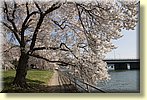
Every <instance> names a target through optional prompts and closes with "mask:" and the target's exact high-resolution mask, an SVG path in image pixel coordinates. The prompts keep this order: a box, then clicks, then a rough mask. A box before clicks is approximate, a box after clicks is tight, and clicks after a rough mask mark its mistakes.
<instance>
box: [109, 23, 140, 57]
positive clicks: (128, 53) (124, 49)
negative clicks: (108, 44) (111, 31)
mask: <svg viewBox="0 0 147 100" xmlns="http://www.w3.org/2000/svg"><path fill="white" fill-rule="evenodd" d="M122 34H123V35H124V36H123V37H122V38H120V39H118V40H115V41H112V42H113V43H114V44H115V46H117V49H114V50H112V51H111V52H109V53H108V54H106V59H125V58H126V59H127V58H128V59H133V58H134V59H135V58H139V38H140V37H139V36H140V33H139V27H138V26H137V27H135V30H122Z"/></svg>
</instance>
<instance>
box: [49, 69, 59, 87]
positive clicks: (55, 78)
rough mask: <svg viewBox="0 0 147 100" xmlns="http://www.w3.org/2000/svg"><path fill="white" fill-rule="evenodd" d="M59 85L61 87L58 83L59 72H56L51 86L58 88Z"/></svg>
mask: <svg viewBox="0 0 147 100" xmlns="http://www.w3.org/2000/svg"><path fill="white" fill-rule="evenodd" d="M58 85H60V84H59V81H58V72H57V71H56V70H55V71H54V74H53V76H52V78H51V80H50V82H49V86H58Z"/></svg>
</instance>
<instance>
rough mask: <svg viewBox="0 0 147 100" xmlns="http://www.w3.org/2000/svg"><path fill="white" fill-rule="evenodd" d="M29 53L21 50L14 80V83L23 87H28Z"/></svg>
mask: <svg viewBox="0 0 147 100" xmlns="http://www.w3.org/2000/svg"><path fill="white" fill-rule="evenodd" d="M28 60H29V55H28V54H27V53H26V52H23V51H21V56H20V58H19V63H18V66H17V69H16V75H15V78H14V81H13V85H15V86H17V87H21V88H27V87H28V85H27V83H26V75H27V64H28Z"/></svg>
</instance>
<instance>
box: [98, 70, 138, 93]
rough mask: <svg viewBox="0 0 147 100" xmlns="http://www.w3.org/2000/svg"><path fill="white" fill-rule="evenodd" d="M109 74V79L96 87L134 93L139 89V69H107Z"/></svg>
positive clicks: (116, 91)
mask: <svg viewBox="0 0 147 100" xmlns="http://www.w3.org/2000/svg"><path fill="white" fill-rule="evenodd" d="M109 74H110V75H111V80H110V81H109V82H107V83H105V84H103V85H100V84H99V85H98V87H100V88H101V89H103V90H105V91H106V92H115V93H120V92H122V93H124V92H132V93H136V92H139V91H140V78H139V77H140V74H139V70H121V71H115V70H114V71H109Z"/></svg>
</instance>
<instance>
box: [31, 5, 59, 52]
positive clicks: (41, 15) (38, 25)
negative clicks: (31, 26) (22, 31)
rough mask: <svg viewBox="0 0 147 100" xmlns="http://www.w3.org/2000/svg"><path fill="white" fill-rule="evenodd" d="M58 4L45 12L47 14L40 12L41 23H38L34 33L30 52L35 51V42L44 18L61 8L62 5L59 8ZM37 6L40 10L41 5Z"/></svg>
mask: <svg viewBox="0 0 147 100" xmlns="http://www.w3.org/2000/svg"><path fill="white" fill-rule="evenodd" d="M57 4H58V3H56V4H53V5H52V6H51V8H49V9H47V10H46V11H45V13H41V12H40V18H39V21H38V23H37V26H36V28H35V31H34V33H33V38H32V42H31V46H30V50H31V51H32V50H33V48H34V46H35V42H36V37H37V34H38V30H39V29H40V26H41V24H42V22H43V19H44V17H45V16H46V14H48V13H50V12H52V11H54V10H56V9H58V8H59V7H60V6H61V4H59V5H58V6H57ZM36 6H37V8H38V9H39V8H40V7H39V5H36ZM39 11H41V10H39Z"/></svg>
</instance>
